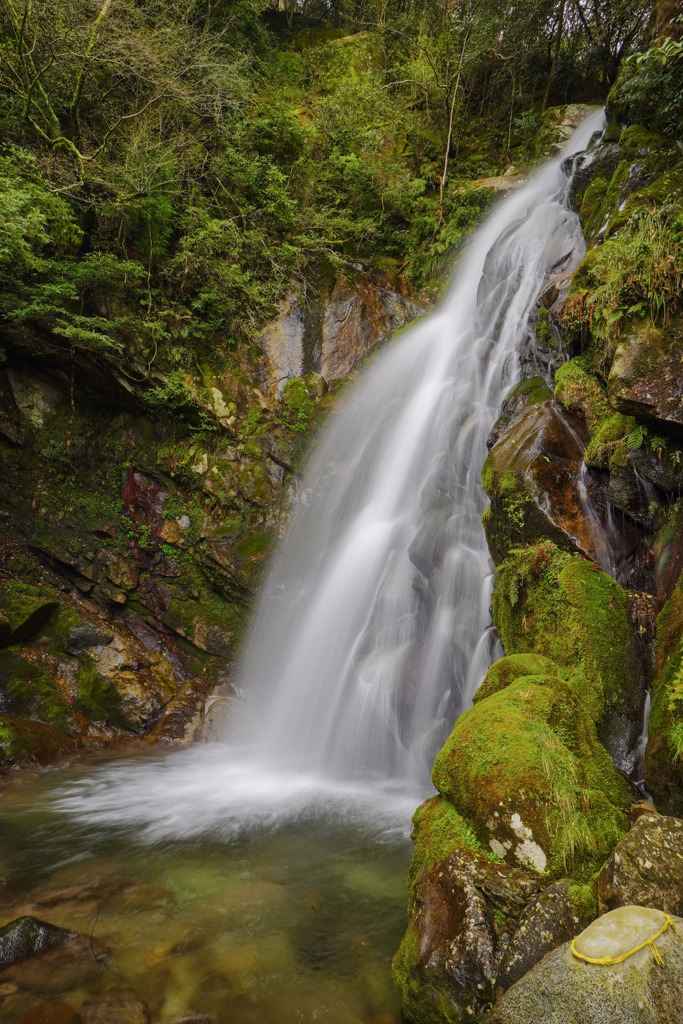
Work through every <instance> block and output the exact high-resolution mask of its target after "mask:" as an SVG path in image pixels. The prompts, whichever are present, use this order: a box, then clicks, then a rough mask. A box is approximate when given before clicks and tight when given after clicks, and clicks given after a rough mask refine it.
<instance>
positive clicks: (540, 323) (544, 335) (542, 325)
mask: <svg viewBox="0 0 683 1024" xmlns="http://www.w3.org/2000/svg"><path fill="white" fill-rule="evenodd" d="M535 331H536V338H537V340H538V342H539V344H541V345H547V344H548V342H549V340H550V324H549V323H548V310H547V309H546V307H545V306H541V307H540V308H539V310H538V319H537V320H536V326H535Z"/></svg>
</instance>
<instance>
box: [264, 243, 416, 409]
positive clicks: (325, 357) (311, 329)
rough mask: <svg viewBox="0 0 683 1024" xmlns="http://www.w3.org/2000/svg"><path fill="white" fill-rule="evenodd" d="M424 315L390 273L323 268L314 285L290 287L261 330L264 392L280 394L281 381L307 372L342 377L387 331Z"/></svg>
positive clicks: (361, 267)
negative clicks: (276, 312) (273, 317)
mask: <svg viewBox="0 0 683 1024" xmlns="http://www.w3.org/2000/svg"><path fill="white" fill-rule="evenodd" d="M424 311H425V306H424V304H423V303H422V302H421V301H420V300H419V299H418V298H417V297H416V296H415V295H413V293H412V292H411V290H410V288H409V287H408V285H407V284H406V282H405V281H403V280H402V279H401V278H400V277H398V276H396V275H394V274H391V273H388V272H385V271H381V270H378V269H376V268H372V267H369V266H366V265H361V264H355V263H354V264H351V263H350V264H348V265H347V266H346V268H345V269H344V272H343V273H341V274H339V273H337V272H336V271H334V270H332V268H329V273H328V274H327V275H325V273H323V274H322V276H321V279H320V280H319V281H318V284H317V286H315V285H313V286H312V287H309V288H308V289H307V290H306V291H304V290H302V289H299V288H295V289H293V290H292V291H291V292H290V293H289V294H288V295H287V297H286V298H285V299H284V301H283V302H282V303H281V304H280V312H279V316H278V318H277V319H276V320H275V321H274V322H273V323H272V324H270V325H269V327H267V328H266V330H265V331H264V333H263V335H262V339H261V342H262V345H263V348H264V351H265V353H266V356H267V361H268V371H267V379H266V380H265V381H264V386H265V389H266V390H267V391H268V392H270V393H271V394H272V393H276V394H278V395H279V394H282V391H283V387H284V384H285V381H287V380H290V379H292V378H296V377H303V376H305V375H306V374H309V373H318V374H321V375H322V377H323V378H324V379H325V380H334V379H338V378H341V377H345V376H346V375H347V374H348V373H350V371H351V370H352V369H353V368H354V367H355V366H356V365H357V364H358V363H359V362H360V361H361V360H362V359H364V358H365V357H366V356H367V355H368V353H369V352H371V351H372V350H373V349H374V348H375V347H376V346H377V345H379V344H380V343H381V342H382V341H385V340H386V339H387V338H388V337H389V335H390V334H391V332H392V331H395V330H396V329H397V328H400V327H402V326H403V325H404V324H406V323H408V322H409V321H410V320H412V319H414V318H415V317H416V316H419V315H420V314H421V313H424Z"/></svg>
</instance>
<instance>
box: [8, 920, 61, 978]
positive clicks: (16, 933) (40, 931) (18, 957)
mask: <svg viewBox="0 0 683 1024" xmlns="http://www.w3.org/2000/svg"><path fill="white" fill-rule="evenodd" d="M75 937H76V934H75V932H69V931H66V930H65V929H64V928H57V927H56V926H55V925H53V924H49V923H48V922H47V921H39V920H38V918H36V917H19V918H17V920H16V921H10V923H9V924H6V925H5V926H4V927H3V928H0V970H4V969H5V968H6V967H11V966H12V965H13V964H18V963H21V961H22V960H27V959H28V957H31V956H36V955H37V954H38V953H44V952H45V951H46V950H48V949H55V948H56V947H57V946H61V945H63V944H64V943H65V942H68V941H70V940H72V939H74V938H75Z"/></svg>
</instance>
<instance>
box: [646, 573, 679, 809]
mask: <svg viewBox="0 0 683 1024" xmlns="http://www.w3.org/2000/svg"><path fill="white" fill-rule="evenodd" d="M655 670H656V675H655V680H654V682H653V684H652V705H651V708H650V718H649V722H648V742H647V747H646V750H645V781H646V784H647V787H648V789H649V790H650V792H651V793H652V796H653V797H654V800H655V803H656V804H657V807H658V809H659V810H660V811H662V813H664V814H674V815H677V816H683V578H681V577H679V579H678V582H677V583H676V586H675V587H674V590H673V593H672V594H671V597H670V598H669V599H668V601H667V602H666V604H665V605H664V607H663V608H662V610H661V612H660V613H659V616H658V618H657V659H656V666H655Z"/></svg>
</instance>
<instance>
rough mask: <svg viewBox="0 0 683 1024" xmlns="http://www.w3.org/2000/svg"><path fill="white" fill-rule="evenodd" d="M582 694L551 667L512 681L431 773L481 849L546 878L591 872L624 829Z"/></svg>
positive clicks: (480, 707) (474, 714) (456, 736)
mask: <svg viewBox="0 0 683 1024" xmlns="http://www.w3.org/2000/svg"><path fill="white" fill-rule="evenodd" d="M582 690H583V688H581V689H579V690H578V692H577V690H575V689H574V688H573V685H572V682H570V681H567V680H565V679H562V678H561V677H560V675H559V674H558V670H557V669H556V674H555V675H529V676H521V677H518V678H517V679H515V680H514V681H513V682H511V683H510V684H509V685H508V686H507V687H505V689H503V690H500V691H498V692H497V693H493V694H491V695H490V696H489V697H486V698H485V699H484V700H482V701H480V702H479V703H477V704H476V705H475V706H474V707H473V708H471V709H470V710H469V711H466V712H465V714H463V715H461V717H460V718H459V719H458V721H457V722H456V724H455V727H454V729H453V732H452V733H451V735H450V737H449V738H448V740H447V741H446V743H445V745H444V747H443V748H442V750H441V751H440V753H439V754H438V756H437V758H436V761H435V763H434V771H433V773H432V778H433V781H434V785H435V786H436V788H437V789H438V790H439V792H440V793H441V794H443V796H444V797H446V799H447V800H448V801H449V802H450V803H451V804H452V805H453V806H454V807H455V808H456V809H457V810H458V812H459V813H460V814H462V815H463V817H465V818H466V820H467V821H468V822H469V823H470V824H471V827H472V829H473V830H474V832H475V833H476V836H477V839H478V840H479V841H480V843H481V844H482V846H483V847H484V848H485V849H488V850H491V851H492V852H493V853H494V854H495V855H496V856H498V857H500V858H501V859H502V860H504V861H505V862H506V863H507V864H509V865H511V866H515V867H521V868H524V869H525V870H528V871H530V872H536V873H537V874H538V875H543V876H545V877H548V876H550V877H552V876H554V877H556V878H557V877H559V876H561V875H563V874H566V873H567V872H568V871H570V872H579V873H580V872H584V873H585V872H588V873H589V874H590V872H592V871H594V870H595V869H596V868H597V867H599V866H600V865H601V864H602V863H603V862H604V860H605V858H606V857H607V856H608V855H609V853H610V852H611V850H612V849H613V847H614V845H615V844H616V843H617V842H618V840H619V839H620V838H621V836H622V835H623V834H624V832H625V831H626V828H627V822H626V818H625V814H624V811H625V809H626V807H627V805H628V794H627V791H626V788H625V785H624V783H623V780H622V778H621V776H620V775H619V773H618V772H617V770H616V769H615V768H614V766H613V764H612V762H611V761H610V758H609V756H608V754H607V752H606V751H605V749H604V747H603V746H602V745H601V744H600V742H599V741H598V738H597V734H596V730H595V724H594V722H593V720H592V719H591V717H590V714H589V712H588V711H587V709H586V707H585V699H584V695H583V693H584V692H585V690H583V692H582Z"/></svg>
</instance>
